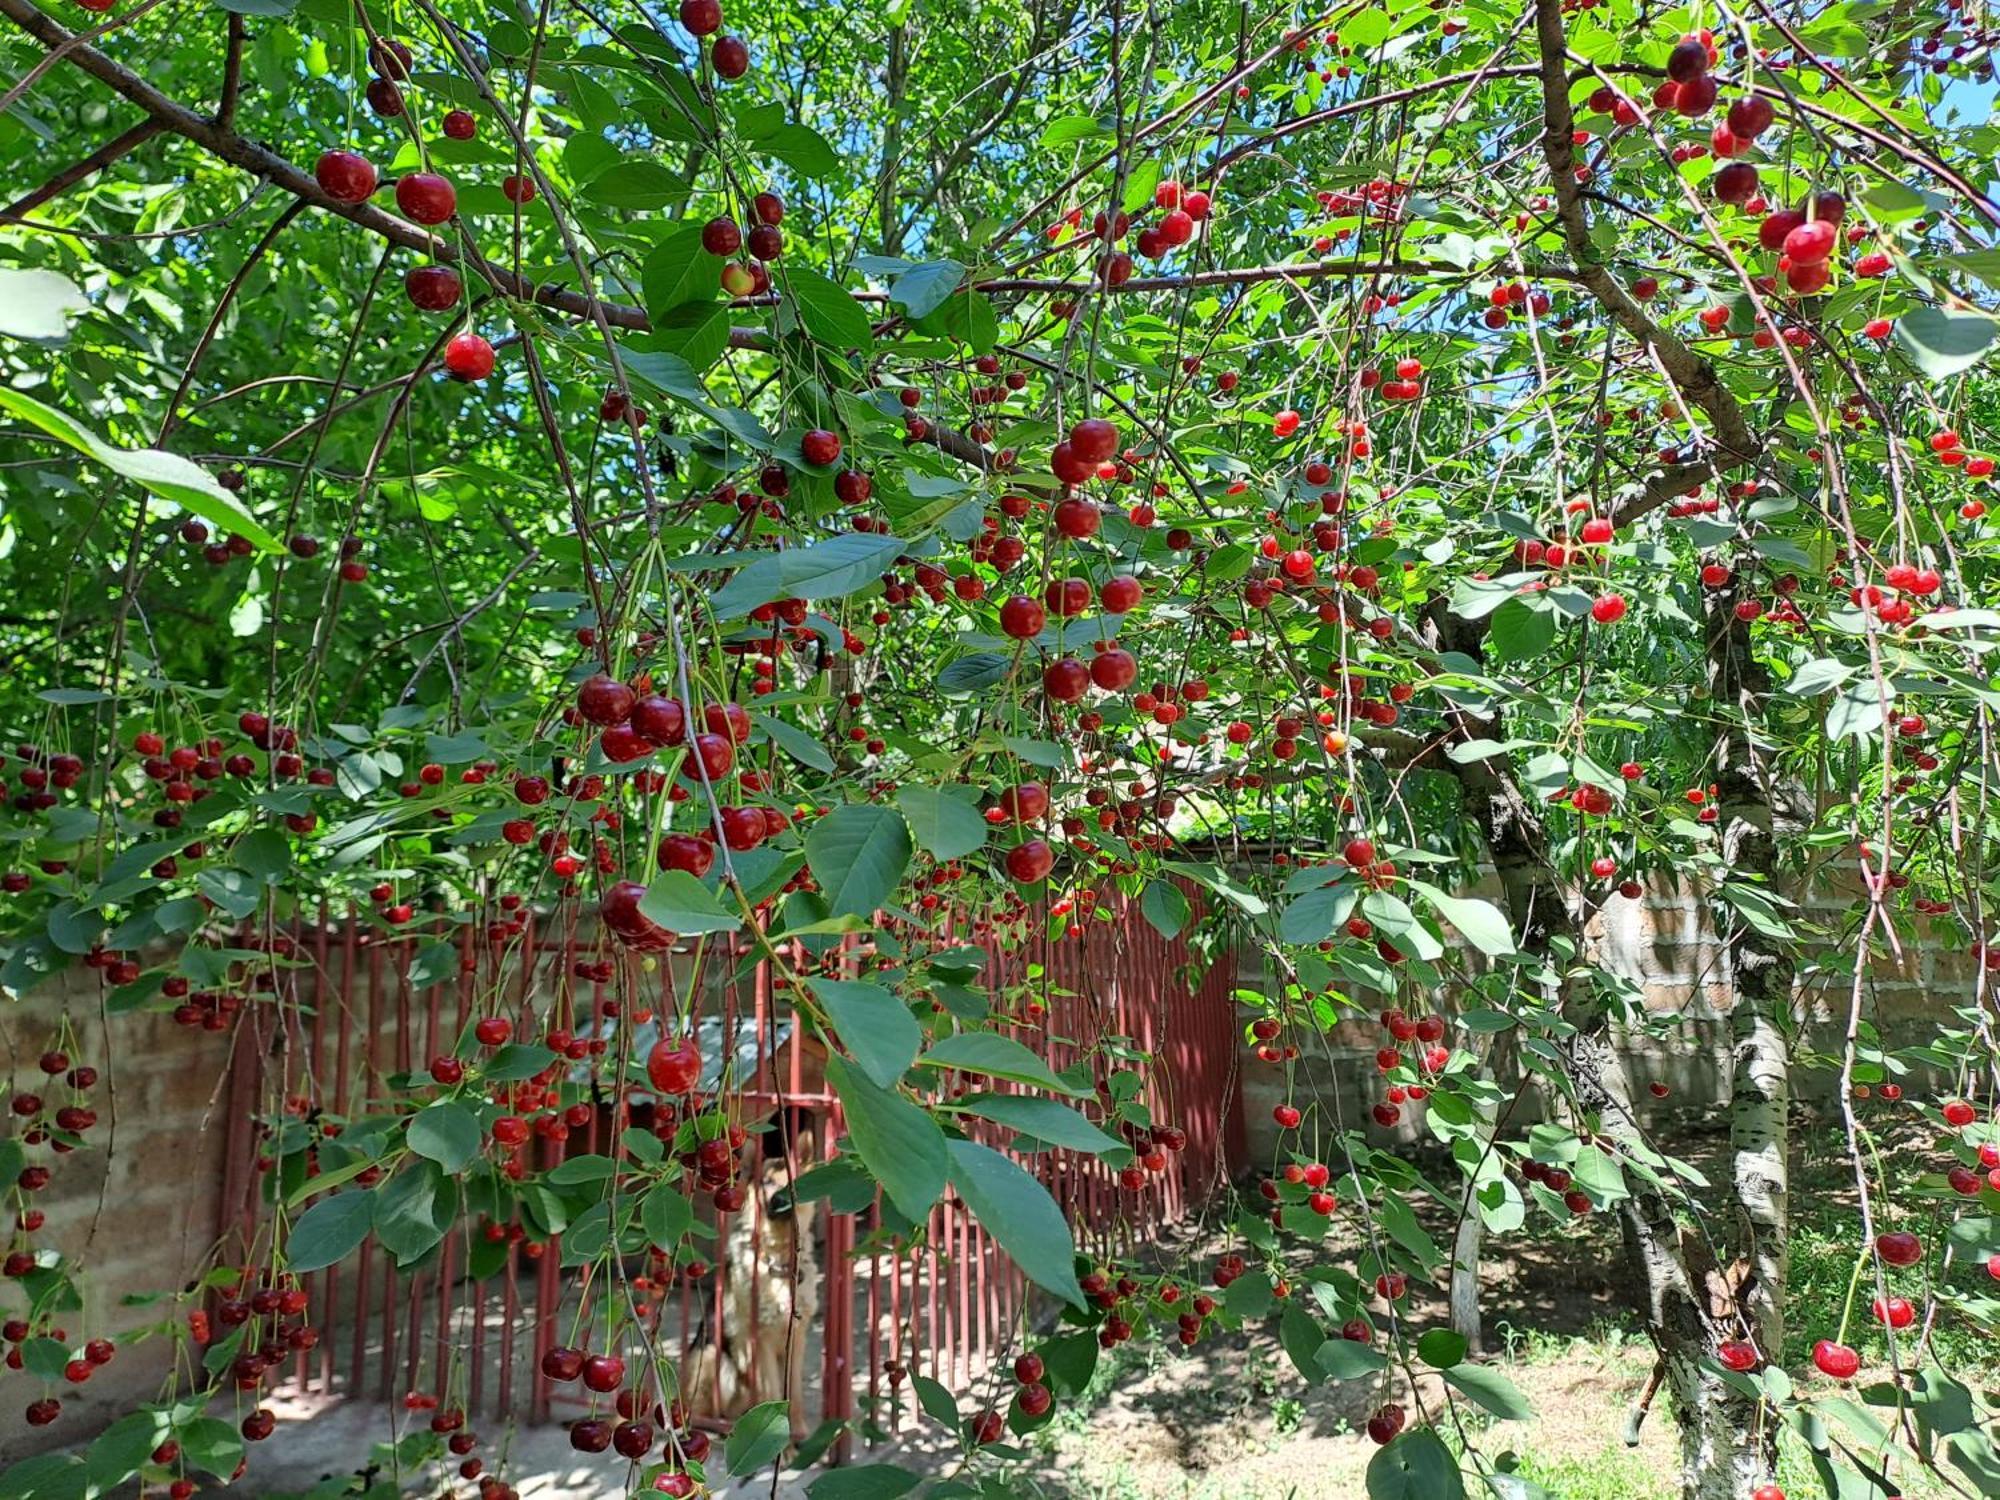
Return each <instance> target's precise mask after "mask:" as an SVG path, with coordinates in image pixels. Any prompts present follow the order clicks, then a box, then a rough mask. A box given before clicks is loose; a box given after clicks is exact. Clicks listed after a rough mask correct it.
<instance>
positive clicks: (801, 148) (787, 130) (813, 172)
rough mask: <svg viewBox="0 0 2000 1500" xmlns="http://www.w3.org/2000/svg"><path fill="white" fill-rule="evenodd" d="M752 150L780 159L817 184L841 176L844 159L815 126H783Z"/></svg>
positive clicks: (797, 124) (793, 123)
mask: <svg viewBox="0 0 2000 1500" xmlns="http://www.w3.org/2000/svg"><path fill="white" fill-rule="evenodd" d="M750 149H751V150H752V151H761V152H762V153H763V154H764V155H766V156H775V157H777V158H778V160H779V161H781V162H783V163H784V164H785V165H786V166H788V167H790V168H791V169H792V170H793V171H794V172H797V173H798V174H799V175H800V176H801V177H804V178H807V179H808V180H810V181H813V182H820V181H823V180H825V179H826V178H829V177H834V176H837V175H838V174H839V172H840V157H839V156H838V155H837V154H836V153H835V151H834V149H833V147H832V146H830V145H828V144H827V140H826V137H825V136H823V135H821V134H820V133H819V132H818V131H817V130H814V129H813V128H812V126H810V125H801V124H799V123H797V122H796V121H794V122H792V123H790V124H786V125H781V126H779V127H778V128H777V129H776V130H774V131H772V132H771V133H770V134H769V135H767V136H765V137H763V138H762V139H761V140H758V141H755V142H753V143H752V144H751V147H750Z"/></svg>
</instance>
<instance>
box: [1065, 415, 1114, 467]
mask: <svg viewBox="0 0 2000 1500" xmlns="http://www.w3.org/2000/svg"><path fill="white" fill-rule="evenodd" d="M1069 446H1070V451H1071V452H1072V453H1074V454H1075V455H1076V456H1077V457H1078V458H1080V459H1082V460H1083V461H1084V462H1085V463H1090V464H1101V463H1103V462H1104V461H1105V460H1106V459H1108V458H1110V457H1111V456H1112V455H1113V454H1114V453H1116V452H1117V451H1118V429H1117V428H1116V427H1115V426H1113V425H1112V424H1111V423H1109V422H1107V421H1105V420H1104V419H1103V418H1102V417H1085V418H1084V419H1083V420H1082V421H1081V422H1078V423H1077V424H1076V425H1075V426H1074V427H1072V428H1070V430H1069Z"/></svg>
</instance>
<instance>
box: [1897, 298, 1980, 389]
mask: <svg viewBox="0 0 2000 1500" xmlns="http://www.w3.org/2000/svg"><path fill="white" fill-rule="evenodd" d="M1995 338H2000V325H1996V323H1995V322H1994V320H1993V318H1992V317H1990V316H1989V315H1987V314H1985V313H1974V312H1948V311H1946V310H1945V309H1944V308H1942V307H1917V308H1912V309H1911V310H1910V311H1909V312H1906V313H1904V314H1903V315H1902V316H1901V317H1899V318H1897V319H1896V342H1897V343H1898V344H1900V345H1901V346H1902V349H1903V352H1904V353H1905V354H1907V355H1909V356H1910V361H1911V363H1912V364H1914V365H1915V366H1916V367H1917V368H1918V369H1919V370H1921V371H1922V372H1923V373H1924V374H1925V375H1926V376H1928V377H1929V378H1930V379H1932V380H1948V379H1950V378H1951V377H1952V376H1954V375H1960V374H1963V373H1964V372H1965V371H1967V370H1969V369H1971V368H1972V367H1973V366H1974V365H1976V364H1978V363H1979V361H1980V360H1981V359H1983V358H1985V356H1986V351H1987V350H1988V349H1990V348H1992V347H1993V341H1994V339H1995Z"/></svg>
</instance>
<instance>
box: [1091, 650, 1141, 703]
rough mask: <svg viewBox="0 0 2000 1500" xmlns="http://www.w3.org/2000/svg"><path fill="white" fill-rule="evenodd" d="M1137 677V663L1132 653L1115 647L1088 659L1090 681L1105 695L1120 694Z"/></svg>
mask: <svg viewBox="0 0 2000 1500" xmlns="http://www.w3.org/2000/svg"><path fill="white" fill-rule="evenodd" d="M1138 677H1139V663H1138V662H1137V661H1136V660H1134V658H1133V656H1132V653H1131V652H1129V651H1125V650H1122V649H1120V648H1118V647H1116V646H1114V647H1112V648H1111V649H1110V650H1109V651H1100V652H1099V653H1098V654H1097V655H1096V656H1093V657H1092V658H1091V659H1090V680H1091V681H1092V682H1094V683H1096V684H1097V685H1098V686H1099V687H1101V688H1103V689H1104V691H1105V692H1107V693H1116V692H1121V691H1123V690H1124V689H1125V688H1128V687H1130V686H1131V685H1132V684H1133V683H1134V682H1136V681H1137V680H1138Z"/></svg>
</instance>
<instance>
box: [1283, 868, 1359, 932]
mask: <svg viewBox="0 0 2000 1500" xmlns="http://www.w3.org/2000/svg"><path fill="white" fill-rule="evenodd" d="M1359 895H1360V892H1359V891H1358V890H1357V889H1356V887H1355V886H1354V884H1353V883H1352V882H1351V881H1343V882H1341V883H1340V884H1337V885H1322V886H1319V887H1317V888H1315V889H1313V890H1309V891H1306V892H1304V893H1302V894H1301V895H1299V896H1297V897H1296V898H1294V899H1293V901H1292V902H1291V904H1290V905H1288V906H1287V907H1286V908H1285V909H1284V910H1283V911H1282V912H1280V913H1279V914H1278V941H1279V942H1282V943H1293V944H1296V945H1298V946H1301V947H1309V946H1311V945H1312V944H1314V943H1323V942H1325V941H1326V940H1327V939H1328V938H1330V937H1332V936H1333V934H1334V930H1335V929H1336V928H1337V927H1339V926H1340V924H1341V923H1343V922H1345V921H1346V920H1347V919H1348V918H1349V917H1350V916H1352V915H1353V914H1354V903H1355V901H1356V900H1357V899H1358V898H1359Z"/></svg>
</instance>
